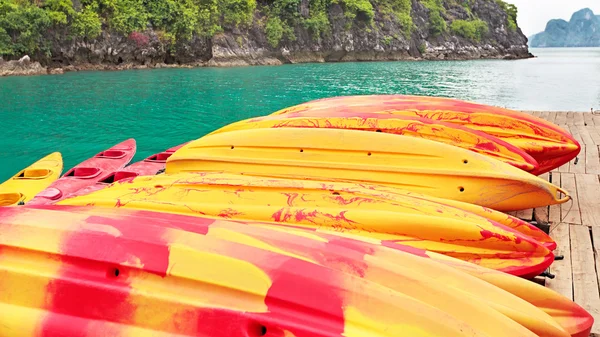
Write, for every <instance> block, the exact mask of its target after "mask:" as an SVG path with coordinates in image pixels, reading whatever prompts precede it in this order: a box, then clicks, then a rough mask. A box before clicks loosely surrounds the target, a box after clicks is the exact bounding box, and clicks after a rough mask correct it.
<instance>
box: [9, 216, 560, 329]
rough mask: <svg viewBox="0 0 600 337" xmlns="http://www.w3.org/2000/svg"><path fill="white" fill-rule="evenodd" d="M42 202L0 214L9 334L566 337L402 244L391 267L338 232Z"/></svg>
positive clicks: (549, 322) (527, 308)
mask: <svg viewBox="0 0 600 337" xmlns="http://www.w3.org/2000/svg"><path fill="white" fill-rule="evenodd" d="M43 207H46V209H31V208H28V207H27V206H26V207H25V208H26V209H25V210H23V211H21V212H13V213H10V212H5V211H0V228H1V230H2V232H3V236H1V237H0V247H2V250H0V252H1V253H0V273H2V276H3V277H1V278H0V284H1V286H2V289H4V291H3V292H2V293H0V306H1V307H2V309H7V308H10V309H12V310H10V311H4V310H3V312H7V313H8V315H3V317H1V318H0V322H1V323H2V324H1V325H0V326H2V329H5V331H6V332H7V333H6V335H8V336H12V335H15V336H16V334H15V331H18V334H19V336H23V335H24V334H23V331H37V332H38V333H39V332H41V333H42V334H48V335H67V334H70V333H73V332H75V331H78V332H79V333H81V332H82V331H85V333H86V335H100V334H106V333H107V332H108V333H110V334H111V335H123V334H126V333H135V335H136V336H146V335H148V336H149V335H152V336H156V335H158V336H173V335H178V336H208V335H210V336H217V337H219V336H222V337H228V336H233V335H239V336H260V335H265V332H269V333H271V334H274V335H280V336H292V335H293V336H298V337H308V336H317V337H330V336H340V337H341V336H347V337H358V336H365V335H373V336H381V337H386V336H390V337H391V336H398V335H402V333H409V334H410V335H411V336H424V337H427V336H432V337H433V336H450V337H453V336H457V337H458V336H472V337H475V336H481V337H483V336H490V337H510V336H514V335H518V336H526V337H534V336H536V334H534V333H533V332H531V331H530V330H529V329H531V328H532V327H539V329H543V331H544V332H545V333H546V334H545V335H546V336H549V337H567V336H568V334H567V333H566V332H565V331H564V329H562V328H561V327H560V326H559V325H558V324H557V323H556V322H554V321H553V319H552V317H551V316H549V315H547V314H545V313H544V312H543V311H541V310H539V309H537V308H535V307H534V306H532V305H530V304H528V303H527V302H526V301H523V300H521V299H519V298H518V297H515V296H512V295H511V294H510V293H508V292H504V291H502V290H500V289H498V290H496V293H497V296H498V297H501V296H500V295H502V297H505V298H506V299H505V300H504V302H507V303H509V304H510V305H511V306H512V307H513V308H515V309H514V310H515V311H519V312H528V314H527V316H526V317H527V318H528V320H521V322H518V321H516V320H515V319H518V317H516V315H512V316H511V317H509V316H508V313H504V312H501V311H500V310H499V309H496V308H492V307H490V306H489V305H487V302H485V301H483V300H479V299H477V298H476V297H475V296H469V297H467V298H465V297H462V296H460V295H459V294H454V293H453V292H452V290H453V289H449V288H445V287H439V285H437V284H436V283H434V282H432V281H431V279H430V277H431V275H427V274H417V273H415V274H410V273H408V271H409V270H410V266H411V265H414V264H418V263H419V262H421V261H422V260H423V259H422V258H421V257H418V256H414V255H411V254H407V253H404V254H400V252H399V251H398V252H396V253H397V254H395V258H397V259H403V258H404V260H405V264H406V265H405V266H397V267H393V266H392V268H393V269H392V270H391V271H388V270H387V269H386V268H387V267H390V266H389V263H386V262H385V261H383V260H381V261H380V260H379V259H378V256H377V255H376V254H372V253H368V252H369V251H370V250H371V249H370V247H371V248H372V249H377V247H376V246H367V244H366V243H362V242H354V241H352V242H351V241H350V240H345V239H343V238H337V239H335V238H333V237H332V240H331V241H332V242H330V243H327V240H323V239H319V236H318V235H312V237H311V238H307V237H306V236H310V235H311V234H310V233H303V234H300V235H293V234H290V233H288V232H285V231H284V232H281V231H275V230H270V229H268V228H263V229H261V231H260V232H261V233H263V234H262V235H256V234H253V233H254V231H247V230H246V231H244V229H250V227H249V226H247V225H245V224H236V223H230V222H219V223H217V222H215V221H213V220H208V219H202V218H191V217H184V218H181V217H178V216H174V215H169V214H161V213H153V214H152V215H151V216H150V217H149V216H142V217H136V216H135V214H124V213H120V214H115V213H114V212H113V214H112V215H108V214H97V213H94V212H90V213H88V214H85V213H83V212H76V211H75V212H67V211H64V210H62V211H61V210H60V209H53V208H52V207H55V206H43ZM5 209H8V210H10V208H5ZM257 228H258V227H255V229H257ZM116 233H118V234H116ZM265 234H266V235H265ZM267 239H269V240H267ZM338 242H339V243H338ZM347 245H351V247H352V248H351V249H350V248H346V246H347ZM107 246H110V247H120V249H112V250H106V247H107ZM309 247H310V248H311V249H306V248H309ZM382 248H383V247H382ZM301 252H304V253H303V254H301ZM389 252H390V253H392V252H395V251H394V250H389ZM24 258H26V259H27V261H28V263H27V264H26V265H23V264H22V261H23V259H24ZM18 263H20V265H19V266H20V267H19V268H15V266H16V265H17V264H18ZM198 265H202V266H204V268H197V266H198ZM352 267H353V268H355V269H354V271H352V270H350V269H348V268H352ZM434 271H435V270H434ZM240 273H243V275H244V277H242V278H241V277H239V275H240ZM465 277H467V276H465ZM471 280H472V281H473V282H478V283H482V282H480V281H478V280H476V279H475V278H471ZM400 284H404V285H403V286H400ZM488 288H489V289H490V290H491V291H493V290H494V289H495V288H493V287H488ZM444 299H445V301H444ZM156 308H161V310H156ZM450 309H452V310H450ZM26 319H29V320H26ZM521 323H523V324H526V325H527V327H525V326H523V325H522V324H521ZM6 326H8V327H10V328H14V330H13V329H10V330H9V329H8V328H4V327H6ZM534 330H535V329H534ZM11 331H13V332H11ZM31 335H33V333H31Z"/></svg>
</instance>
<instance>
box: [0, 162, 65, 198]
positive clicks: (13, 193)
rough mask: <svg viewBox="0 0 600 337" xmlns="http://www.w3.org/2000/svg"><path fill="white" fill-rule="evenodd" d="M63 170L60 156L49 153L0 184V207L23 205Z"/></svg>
mask: <svg viewBox="0 0 600 337" xmlns="http://www.w3.org/2000/svg"><path fill="white" fill-rule="evenodd" d="M62 169H63V160H62V156H61V154H60V153H58V152H54V153H51V154H49V155H47V156H45V157H44V158H42V159H40V160H38V161H36V162H35V163H33V164H31V165H29V166H28V167H27V168H25V169H23V170H21V171H20V172H18V173H17V174H15V175H14V176H12V177H11V178H10V179H8V180H7V181H5V182H3V183H2V184H0V206H13V205H17V204H19V203H25V202H27V201H29V200H30V199H31V198H33V197H34V196H35V195H36V194H38V193H39V192H41V191H42V190H43V189H45V188H46V187H48V186H49V185H50V184H51V183H52V182H54V181H55V180H56V179H58V177H60V174H61V172H62Z"/></svg>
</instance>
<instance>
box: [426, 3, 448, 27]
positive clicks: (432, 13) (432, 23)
mask: <svg viewBox="0 0 600 337" xmlns="http://www.w3.org/2000/svg"><path fill="white" fill-rule="evenodd" d="M422 3H423V6H425V7H426V8H427V9H429V31H430V32H431V33H432V34H433V35H439V34H441V33H444V32H445V31H446V30H447V29H448V25H447V24H446V20H444V17H443V14H445V13H446V9H445V8H444V6H443V4H442V1H441V0H422Z"/></svg>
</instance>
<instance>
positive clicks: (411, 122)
mask: <svg viewBox="0 0 600 337" xmlns="http://www.w3.org/2000/svg"><path fill="white" fill-rule="evenodd" d="M258 128H261V129H263V128H333V129H351V130H362V131H373V132H384V133H392V134H398V135H405V136H411V137H419V138H424V139H430V140H434V141H438V142H442V143H446V144H449V145H453V146H458V147H461V148H464V149H467V150H470V151H473V152H477V153H480V154H483V155H486V156H489V157H492V158H495V159H498V160H500V161H503V162H505V163H508V164H510V165H512V166H515V167H517V168H520V169H522V170H524V171H534V170H537V168H538V163H537V162H536V161H535V159H533V158H532V157H531V156H530V155H529V154H527V153H525V152H524V151H523V150H521V149H519V148H517V147H516V146H514V145H511V144H509V143H507V142H505V141H503V140H501V139H499V138H496V137H493V136H490V135H488V134H486V133H484V132H480V131H477V130H472V129H468V128H465V127H462V126H460V125H457V124H451V123H445V122H441V121H435V120H431V119H426V118H416V117H408V116H396V115H384V114H367V113H364V114H360V113H330V114H328V115H327V116H326V117H319V116H316V117H312V116H310V115H306V116H305V115H303V114H302V113H295V114H294V116H293V117H288V116H287V115H278V116H265V117H259V118H251V119H247V120H243V121H239V122H236V123H232V124H229V125H226V126H224V127H222V128H221V129H218V130H216V131H214V132H212V133H211V134H216V133H222V132H230V131H235V130H247V129H258Z"/></svg>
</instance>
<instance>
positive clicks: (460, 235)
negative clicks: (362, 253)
mask: <svg viewBox="0 0 600 337" xmlns="http://www.w3.org/2000/svg"><path fill="white" fill-rule="evenodd" d="M348 185H349V186H348ZM352 188H354V190H351V189H352ZM59 204H60V205H79V206H86V205H87V206H96V207H114V208H132V209H143V210H153V211H160V212H169V213H179V214H186V215H194V216H206V217H213V218H226V219H237V220H254V221H266V222H276V223H286V224H290V225H294V226H299V227H307V228H316V229H317V230H324V231H336V232H340V233H350V234H359V235H363V236H366V237H370V238H375V239H378V240H382V241H386V242H395V243H403V244H405V245H408V246H412V247H416V248H422V249H426V250H428V251H433V252H438V253H441V254H446V255H448V256H452V257H456V258H459V259H462V260H465V261H469V262H472V263H476V264H479V265H482V266H485V267H488V268H492V269H495V270H500V271H504V272H507V273H511V274H513V275H518V276H525V277H533V276H536V275H539V274H540V273H541V272H543V271H544V270H545V269H546V268H547V267H548V266H549V265H550V264H551V263H552V262H553V261H554V255H553V254H552V252H551V251H550V250H549V249H548V248H546V247H544V244H543V243H541V242H538V241H535V240H534V239H532V238H531V237H528V236H526V235H523V234H522V233H520V232H518V231H515V230H513V229H511V228H509V227H506V226H504V225H501V224H499V223H497V222H494V221H491V220H488V219H486V218H483V217H480V216H477V215H475V214H472V213H469V212H465V211H462V210H460V209H457V208H454V207H450V206H446V205H443V204H440V203H436V202H431V201H428V200H427V199H425V198H422V199H417V198H412V197H408V196H406V195H400V194H397V195H395V196H394V198H393V199H385V198H377V197H373V196H372V195H371V194H370V193H368V192H366V193H365V192H363V190H362V189H360V188H358V187H356V185H354V186H352V184H347V185H344V184H338V185H327V183H323V182H318V181H310V180H287V179H275V178H259V177H246V176H239V175H231V174H215V173H212V174H210V173H209V174H199V173H195V174H194V173H192V174H189V173H187V174H176V175H162V176H153V177H137V178H134V179H132V180H128V181H122V182H120V183H116V184H113V185H110V186H108V187H106V188H105V189H103V190H101V191H97V192H94V193H91V194H88V195H85V196H80V197H76V198H72V199H66V200H63V201H62V202H60V203H59ZM538 231H539V234H538V236H539V237H543V236H545V234H544V233H543V232H542V231H540V230H538ZM546 237H547V236H546ZM548 241H552V240H551V239H549V240H548Z"/></svg>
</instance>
